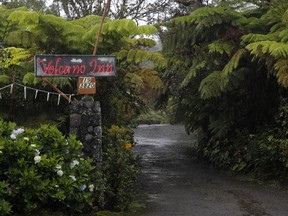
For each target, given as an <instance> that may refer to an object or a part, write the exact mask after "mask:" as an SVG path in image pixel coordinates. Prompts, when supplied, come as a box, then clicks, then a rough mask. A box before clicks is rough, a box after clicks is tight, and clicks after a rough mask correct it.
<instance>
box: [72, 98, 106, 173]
mask: <svg viewBox="0 0 288 216" xmlns="http://www.w3.org/2000/svg"><path fill="white" fill-rule="evenodd" d="M70 134H75V135H76V137H77V139H78V140H80V141H81V142H82V143H83V146H84V148H83V149H84V150H83V153H84V155H85V156H88V157H91V158H93V164H94V165H96V167H97V168H100V167H101V163H102V125H101V108H100V102H99V101H93V99H92V97H90V96H88V95H85V96H84V97H83V98H82V99H81V100H80V101H74V102H73V103H72V105H71V108H70Z"/></svg>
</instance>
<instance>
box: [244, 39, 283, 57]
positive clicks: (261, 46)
mask: <svg viewBox="0 0 288 216" xmlns="http://www.w3.org/2000/svg"><path fill="white" fill-rule="evenodd" d="M246 49H248V50H249V51H250V52H251V54H253V55H255V56H256V57H261V56H262V55H263V54H267V55H270V56H272V57H274V58H275V59H279V58H287V57H288V44H286V43H283V42H276V41H261V42H255V43H250V44H248V45H247V46H246Z"/></svg>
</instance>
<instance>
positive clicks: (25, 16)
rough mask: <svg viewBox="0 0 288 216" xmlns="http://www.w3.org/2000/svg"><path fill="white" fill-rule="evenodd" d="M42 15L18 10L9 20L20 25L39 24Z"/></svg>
mask: <svg viewBox="0 0 288 216" xmlns="http://www.w3.org/2000/svg"><path fill="white" fill-rule="evenodd" d="M39 17H40V14H39V13H37V12H34V11H22V10H21V11H20V10H16V11H14V12H12V13H11V14H10V16H9V17H8V20H10V21H12V22H17V23H19V24H20V25H24V24H38V23H39Z"/></svg>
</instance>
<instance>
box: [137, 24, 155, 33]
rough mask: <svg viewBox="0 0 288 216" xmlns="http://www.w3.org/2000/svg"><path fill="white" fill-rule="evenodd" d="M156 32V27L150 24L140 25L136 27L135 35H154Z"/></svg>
mask: <svg viewBox="0 0 288 216" xmlns="http://www.w3.org/2000/svg"><path fill="white" fill-rule="evenodd" d="M157 32H158V30H157V28H156V27H154V26H151V25H142V26H138V27H137V31H136V34H137V35H155V34H156V33H157Z"/></svg>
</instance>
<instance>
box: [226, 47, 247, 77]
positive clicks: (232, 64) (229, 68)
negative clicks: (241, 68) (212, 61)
mask: <svg viewBox="0 0 288 216" xmlns="http://www.w3.org/2000/svg"><path fill="white" fill-rule="evenodd" d="M245 53H246V50H245V49H239V50H237V52H236V53H235V54H234V55H233V56H232V58H231V59H230V61H229V62H228V63H227V64H226V65H225V67H224V69H223V73H224V74H225V75H226V76H227V75H229V74H230V73H232V72H233V71H234V70H235V69H236V68H237V67H238V64H239V61H240V59H241V57H242V56H243V54H245Z"/></svg>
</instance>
